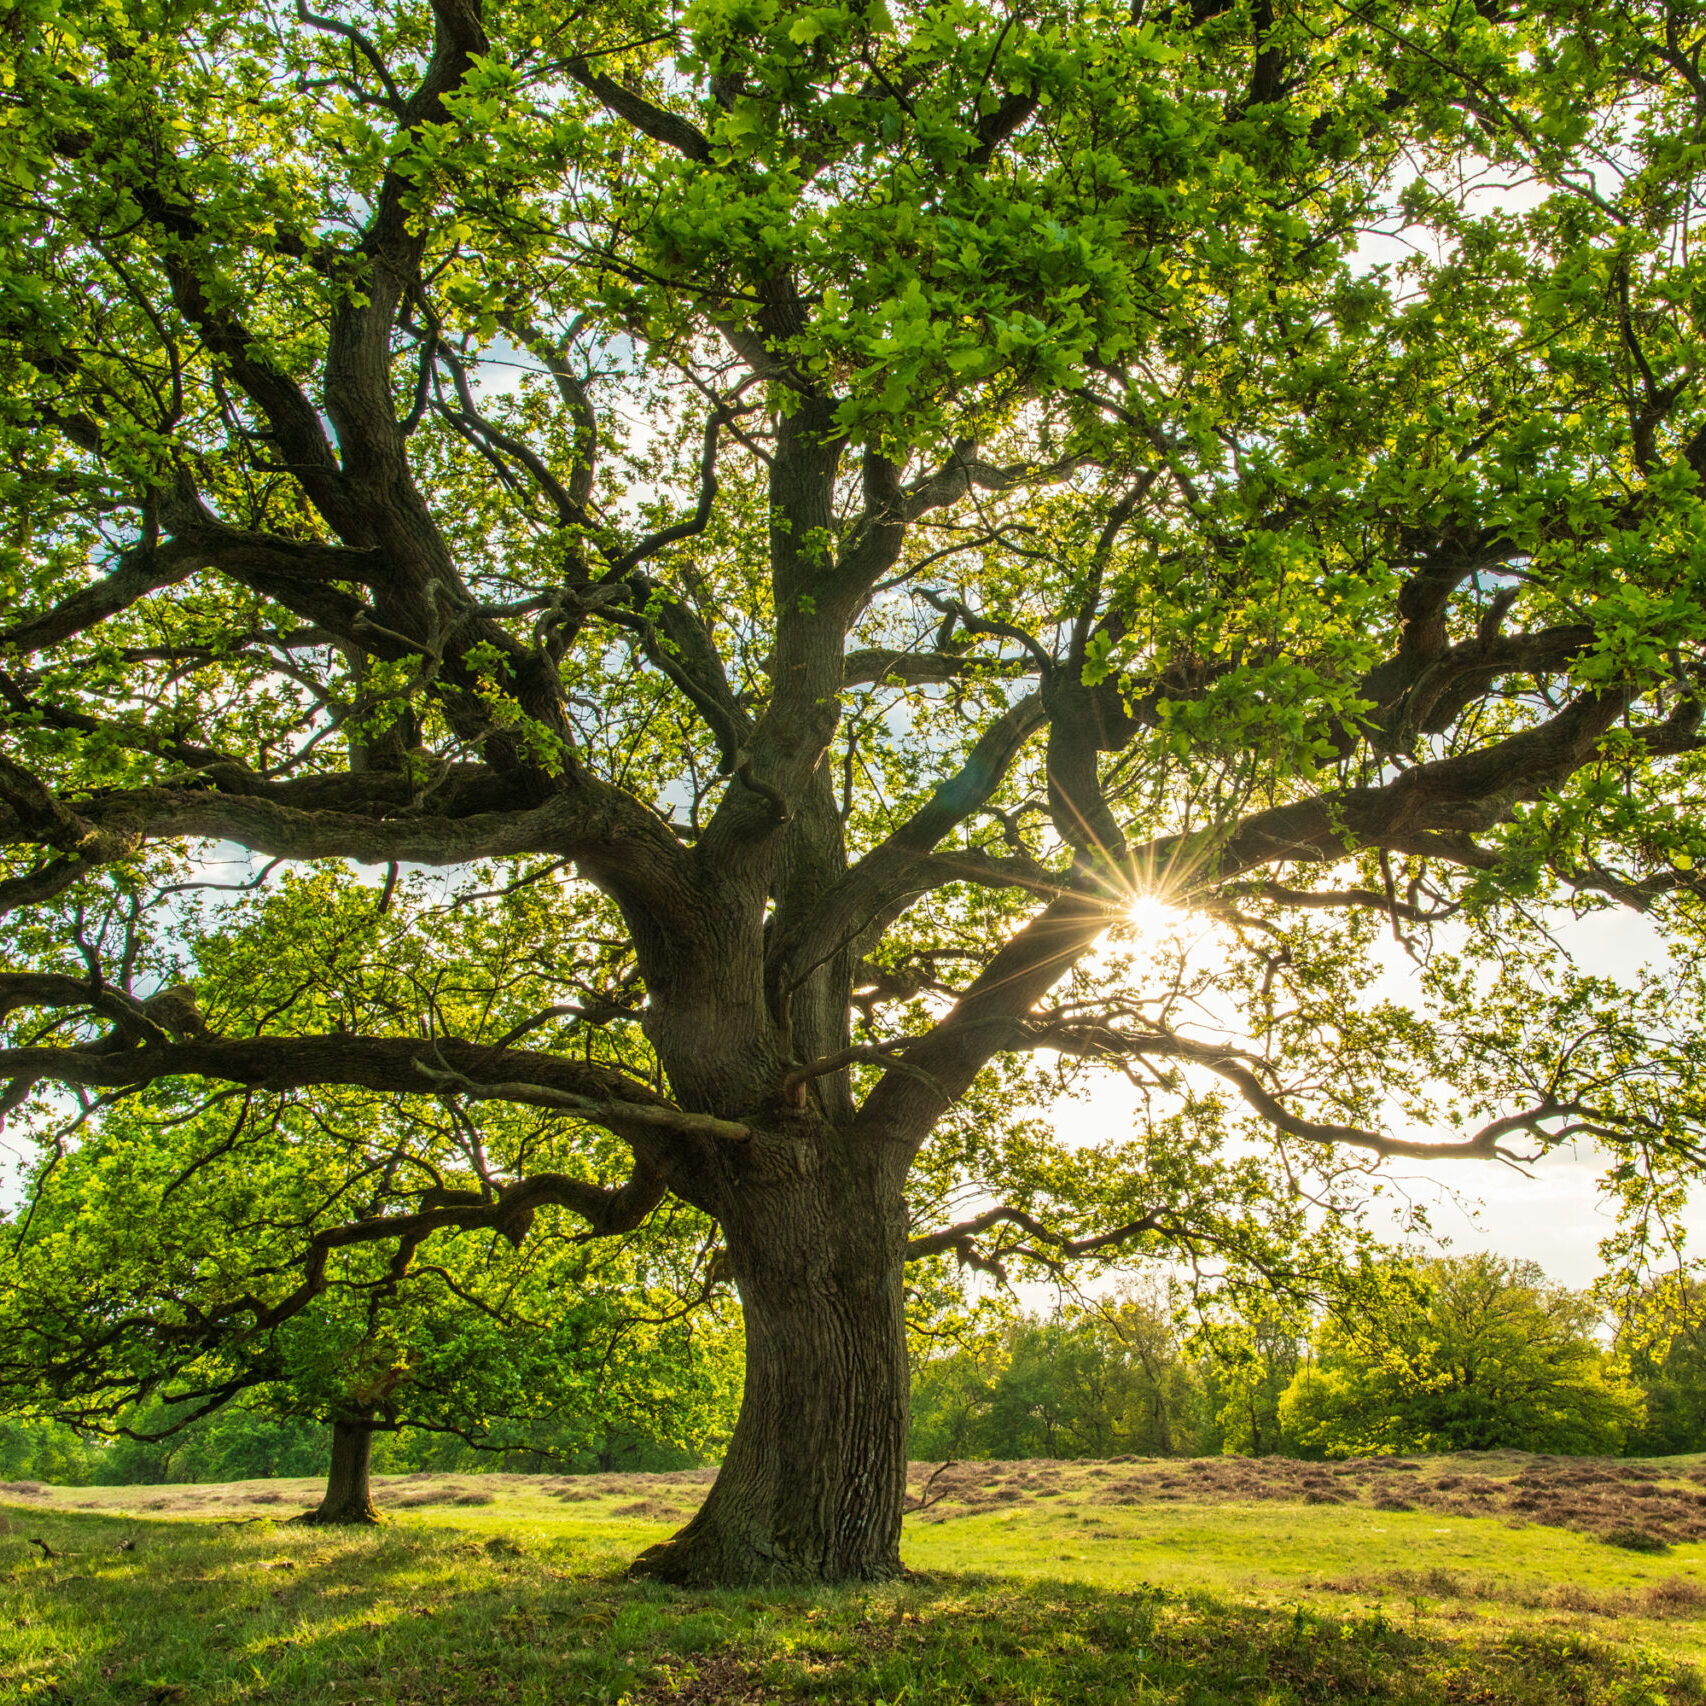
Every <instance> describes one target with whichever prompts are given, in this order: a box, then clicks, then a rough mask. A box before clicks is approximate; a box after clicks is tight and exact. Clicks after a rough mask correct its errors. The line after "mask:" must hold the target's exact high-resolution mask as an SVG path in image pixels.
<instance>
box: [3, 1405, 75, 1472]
mask: <svg viewBox="0 0 1706 1706" xmlns="http://www.w3.org/2000/svg"><path fill="white" fill-rule="evenodd" d="M94 1478H95V1473H94V1463H93V1461H92V1457H91V1453H90V1451H89V1446H88V1442H87V1441H86V1440H84V1439H83V1438H82V1437H81V1435H79V1434H78V1433H77V1432H76V1431H75V1430H74V1429H72V1428H68V1427H66V1426H65V1424H64V1423H63V1422H50V1421H43V1420H40V1419H37V1418H28V1417H17V1416H0V1481H51V1482H53V1483H55V1484H56V1485H58V1486H63V1487H80V1486H83V1485H84V1484H86V1483H87V1482H89V1481H92V1480H93V1479H94Z"/></svg>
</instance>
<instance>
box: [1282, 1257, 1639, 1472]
mask: <svg viewBox="0 0 1706 1706" xmlns="http://www.w3.org/2000/svg"><path fill="white" fill-rule="evenodd" d="M1389 1279H1390V1285H1389V1288H1388V1290H1387V1293H1386V1301H1385V1306H1384V1307H1382V1308H1378V1309H1371V1310H1364V1311H1362V1312H1359V1313H1358V1314H1356V1315H1354V1316H1350V1315H1344V1314H1336V1315H1333V1316H1331V1317H1329V1318H1328V1319H1327V1320H1326V1321H1324V1322H1323V1324H1322V1326H1321V1329H1320V1331H1319V1333H1318V1334H1317V1336H1316V1340H1315V1346H1314V1357H1313V1360H1312V1361H1310V1362H1308V1363H1306V1364H1305V1365H1304V1366H1303V1367H1301V1368H1299V1369H1298V1371H1297V1374H1296V1376H1295V1378H1294V1379H1293V1380H1292V1382H1291V1384H1290V1386H1289V1387H1287V1389H1286V1391H1285V1395H1284V1397H1283V1398H1282V1399H1281V1400H1280V1404H1279V1420H1280V1424H1281V1427H1282V1428H1283V1430H1284V1432H1285V1435H1286V1438H1287V1440H1288V1442H1289V1443H1290V1445H1291V1447H1292V1449H1294V1450H1295V1451H1297V1452H1298V1453H1300V1454H1304V1455H1310V1456H1327V1457H1351V1456H1362V1455H1367V1454H1370V1453H1382V1452H1387V1453H1389V1452H1406V1451H1454V1450H1475V1451H1490V1450H1496V1449H1511V1450H1518V1451H1549V1452H1573V1453H1588V1454H1592V1453H1611V1454H1615V1453H1617V1452H1618V1451H1620V1450H1621V1449H1622V1448H1623V1445H1624V1443H1625V1441H1626V1440H1627V1439H1628V1438H1629V1437H1630V1435H1631V1434H1632V1432H1633V1431H1634V1430H1635V1429H1637V1428H1638V1427H1639V1426H1640V1424H1641V1419H1642V1401H1641V1396H1640V1394H1639V1392H1638V1391H1637V1390H1636V1389H1635V1388H1634V1387H1633V1386H1632V1385H1631V1384H1630V1381H1629V1377H1628V1373H1627V1370H1626V1368H1625V1367H1624V1366H1623V1365H1622V1364H1621V1363H1620V1362H1618V1361H1617V1360H1615V1359H1614V1358H1612V1357H1611V1356H1610V1355H1608V1353H1607V1352H1606V1351H1605V1349H1604V1348H1603V1347H1602V1346H1601V1345H1600V1343H1599V1342H1598V1341H1597V1339H1596V1338H1595V1336H1594V1334H1595V1328H1596V1326H1597V1325H1598V1312H1597V1310H1596V1309H1595V1307H1594V1305H1593V1303H1592V1301H1591V1300H1590V1299H1588V1298H1586V1297H1584V1296H1582V1295H1580V1294H1579V1293H1575V1292H1570V1291H1568V1290H1565V1289H1564V1288H1563V1287H1560V1286H1555V1285H1552V1284H1549V1283H1548V1282H1547V1280H1546V1278H1545V1276H1544V1275H1543V1274H1542V1273H1541V1271H1540V1270H1539V1268H1538V1267H1536V1266H1535V1265H1534V1264H1533V1263H1531V1262H1517V1261H1510V1260H1507V1259H1505V1258H1503V1257H1499V1256H1495V1255H1490V1254H1476V1255H1472V1256H1455V1257H1451V1256H1448V1257H1438V1258H1435V1259H1433V1260H1431V1261H1426V1262H1418V1263H1414V1264H1407V1265H1405V1266H1403V1267H1401V1268H1396V1269H1394V1270H1393V1271H1392V1272H1391V1274H1390V1275H1389Z"/></svg>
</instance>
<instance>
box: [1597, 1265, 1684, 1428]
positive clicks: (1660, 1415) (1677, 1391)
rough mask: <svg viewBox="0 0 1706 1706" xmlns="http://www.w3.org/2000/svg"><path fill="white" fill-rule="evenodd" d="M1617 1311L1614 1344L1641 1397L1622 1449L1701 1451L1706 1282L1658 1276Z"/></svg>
mask: <svg viewBox="0 0 1706 1706" xmlns="http://www.w3.org/2000/svg"><path fill="white" fill-rule="evenodd" d="M1619 1316H1620V1318H1619V1321H1618V1329H1617V1348H1618V1350H1619V1351H1620V1352H1621V1353H1622V1355H1623V1356H1625V1357H1626V1358H1627V1359H1628V1363H1629V1374H1630V1378H1631V1379H1633V1380H1634V1382H1635V1384H1636V1385H1637V1386H1639V1387H1640V1389H1641V1393H1642V1396H1643V1398H1644V1399H1645V1401H1646V1415H1645V1417H1644V1418H1643V1420H1642V1421H1641V1423H1640V1425H1639V1426H1638V1427H1636V1428H1634V1429H1633V1430H1632V1431H1631V1433H1630V1435H1629V1440H1628V1449H1629V1450H1630V1452H1632V1453H1640V1454H1642V1455H1649V1454H1650V1455H1653V1456H1668V1455H1670V1454H1671V1453H1673V1452H1684V1451H1706V1285H1703V1284H1702V1283H1701V1280H1700V1278H1699V1277H1698V1275H1697V1274H1695V1273H1692V1272H1687V1271H1684V1272H1676V1273H1670V1274H1666V1275H1663V1276H1661V1277H1660V1278H1658V1279H1656V1280H1654V1281H1653V1282H1652V1283H1650V1284H1649V1285H1647V1286H1646V1287H1644V1288H1642V1289H1641V1291H1640V1292H1639V1293H1638V1294H1637V1295H1636V1296H1635V1297H1634V1298H1633V1299H1631V1301H1630V1303H1629V1305H1627V1306H1626V1307H1625V1308H1624V1309H1622V1310H1621V1311H1620V1312H1619Z"/></svg>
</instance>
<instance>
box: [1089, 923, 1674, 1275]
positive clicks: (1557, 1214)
mask: <svg viewBox="0 0 1706 1706" xmlns="http://www.w3.org/2000/svg"><path fill="white" fill-rule="evenodd" d="M1554 934H1555V936H1556V938H1557V939H1558V941H1559V943H1560V944H1561V945H1562V946H1563V947H1565V948H1567V949H1568V950H1569V952H1570V954H1571V956H1572V957H1573V958H1574V959H1575V961H1576V962H1577V964H1578V965H1579V966H1580V968H1581V969H1582V970H1583V971H1584V972H1589V973H1593V974H1597V975H1602V976H1622V977H1626V978H1627V977H1632V976H1633V974H1634V973H1635V971H1636V970H1637V968H1638V967H1640V966H1641V965H1642V964H1644V963H1648V962H1654V963H1656V962H1657V961H1658V960H1659V959H1660V958H1661V957H1662V954H1661V951H1660V948H1659V944H1658V938H1657V936H1656V934H1655V932H1654V931H1653V929H1652V927H1651V926H1650V924H1649V923H1648V922H1647V921H1646V920H1645V919H1643V918H1641V917H1639V916H1638V915H1637V914H1635V913H1633V912H1630V911H1627V910H1624V909H1622V908H1614V909H1611V910H1608V911H1605V912H1599V913H1594V914H1591V915H1589V916H1588V917H1586V918H1583V919H1580V920H1575V919H1570V918H1567V917H1566V918H1563V919H1562V920H1561V921H1559V922H1558V923H1557V924H1556V926H1555V929H1554ZM1378 946H1379V949H1380V951H1381V952H1382V953H1383V955H1384V963H1383V968H1382V973H1381V976H1380V978H1379V979H1378V980H1377V982H1376V983H1375V985H1374V986H1373V989H1372V990H1371V999H1372V998H1380V997H1384V998H1389V999H1392V1000H1405V999H1409V1000H1411V1001H1412V1002H1416V1003H1417V1004H1419V997H1418V995H1417V993H1416V989H1415V985H1416V975H1417V974H1416V968H1415V966H1414V965H1413V963H1412V962H1411V961H1410V960H1409V958H1408V957H1407V956H1406V955H1405V954H1404V952H1403V951H1402V950H1401V949H1400V948H1399V947H1398V945H1397V944H1396V943H1394V942H1392V941H1391V940H1390V939H1389V938H1386V939H1380V940H1379V942H1378ZM1204 1082H1205V1084H1206V1083H1211V1082H1212V1081H1211V1080H1205V1081H1204ZM1135 1106H1136V1096H1135V1094H1134V1093H1133V1092H1132V1090H1131V1089H1130V1087H1129V1086H1128V1085H1127V1084H1126V1083H1125V1082H1124V1081H1123V1080H1121V1079H1118V1078H1113V1077H1110V1078H1109V1079H1108V1080H1107V1081H1106V1082H1105V1083H1104V1084H1103V1085H1102V1086H1101V1087H1099V1088H1098V1090H1097V1091H1096V1092H1095V1093H1094V1094H1093V1095H1092V1096H1090V1098H1089V1099H1088V1102H1087V1103H1081V1104H1074V1106H1073V1109H1072V1113H1071V1115H1070V1120H1071V1122H1072V1124H1073V1125H1075V1126H1076V1128H1077V1129H1078V1130H1079V1131H1080V1132H1081V1133H1082V1135H1083V1138H1084V1140H1085V1141H1086V1142H1098V1141H1105V1140H1114V1139H1117V1138H1118V1137H1120V1136H1121V1135H1122V1134H1123V1133H1124V1132H1125V1131H1127V1130H1129V1128H1130V1126H1131V1122H1132V1119H1133V1114H1134V1109H1135ZM1402 1135H1404V1136H1407V1137H1413V1138H1418V1139H1426V1138H1427V1137H1429V1136H1430V1135H1431V1134H1430V1133H1428V1132H1427V1131H1426V1130H1422V1129H1409V1128H1406V1129H1405V1130H1404V1131H1403V1132H1402ZM1441 1135H1442V1136H1444V1135H1452V1136H1455V1135H1457V1134H1441ZM1606 1165H1607V1163H1606V1160H1605V1158H1604V1156H1603V1153H1602V1152H1601V1151H1600V1149H1599V1146H1598V1145H1597V1144H1595V1143H1592V1142H1582V1143H1580V1144H1577V1145H1570V1146H1565V1147H1561V1148H1559V1149H1558V1150H1556V1151H1554V1152H1553V1153H1552V1154H1550V1155H1548V1156H1546V1157H1545V1159H1544V1160H1542V1161H1540V1162H1538V1163H1536V1164H1535V1165H1534V1166H1533V1167H1532V1168H1530V1169H1527V1170H1523V1169H1520V1168H1517V1167H1514V1166H1511V1165H1509V1164H1508V1163H1505V1162H1500V1161H1440V1162H1436V1163H1433V1164H1432V1165H1424V1164H1421V1163H1417V1162H1409V1161H1390V1162H1388V1163H1387V1165H1386V1167H1385V1169H1383V1173H1382V1176H1383V1177H1385V1178H1390V1179H1391V1180H1393V1181H1394V1183H1395V1184H1397V1185H1399V1186H1401V1188H1402V1190H1403V1191H1404V1192H1405V1193H1407V1195H1408V1197H1409V1198H1410V1199H1412V1200H1414V1201H1415V1202H1417V1203H1420V1204H1421V1205H1423V1206H1424V1207H1425V1208H1426V1209H1427V1210H1428V1220H1429V1224H1430V1225H1431V1227H1432V1229H1433V1232H1434V1235H1435V1236H1436V1237H1437V1238H1439V1239H1440V1240H1442V1241H1445V1242H1446V1243H1447V1246H1448V1248H1449V1249H1450V1250H1451V1251H1452V1252H1453V1253H1455V1254H1459V1255H1462V1254H1467V1253H1469V1252H1471V1251H1476V1250H1488V1251H1496V1252H1497V1253H1499V1254H1500V1255H1505V1256H1515V1257H1521V1258H1524V1259H1526V1260H1529V1261H1534V1262H1538V1263H1539V1264H1540V1266H1541V1267H1542V1268H1544V1269H1545V1270H1546V1273H1547V1274H1548V1275H1549V1276H1550V1277H1551V1278H1552V1279H1554V1280H1557V1281H1559V1282H1560V1283H1562V1284H1564V1285H1569V1286H1572V1287H1576V1288H1582V1287H1586V1286H1588V1285H1591V1284H1592V1283H1593V1281H1594V1280H1595V1279H1596V1278H1598V1277H1599V1274H1600V1272H1601V1261H1600V1255H1599V1244H1600V1240H1601V1239H1603V1238H1604V1237H1606V1236H1607V1235H1608V1234H1609V1233H1611V1232H1612V1231H1613V1230H1614V1228H1615V1224H1616V1222H1615V1213H1614V1210H1613V1209H1612V1208H1611V1207H1609V1206H1607V1205H1606V1204H1605V1203H1603V1202H1602V1201H1601V1198H1600V1192H1599V1187H1598V1181H1599V1178H1600V1176H1601V1174H1602V1173H1603V1172H1604V1170H1605V1167H1606ZM1398 1212H1399V1211H1398V1208H1397V1206H1396V1205H1395V1206H1394V1209H1393V1211H1392V1212H1391V1213H1390V1214H1387V1213H1384V1212H1382V1211H1381V1210H1379V1209H1378V1208H1377V1209H1376V1211H1375V1212H1374V1214H1373V1216H1372V1217H1371V1223H1372V1224H1373V1225H1374V1226H1375V1227H1376V1228H1377V1230H1378V1231H1379V1232H1380V1233H1381V1235H1382V1236H1386V1237H1391V1238H1393V1239H1394V1240H1396V1239H1398V1238H1399V1237H1400V1236H1401V1231H1400V1228H1399V1226H1398ZM1682 1224H1683V1226H1684V1227H1685V1228H1686V1229H1687V1231H1688V1234H1689V1237H1688V1250H1689V1252H1690V1253H1691V1254H1696V1255H1698V1254H1700V1253H1701V1252H1702V1251H1706V1183H1702V1185H1701V1186H1699V1187H1697V1188H1696V1190H1695V1192H1694V1195H1693V1199H1692V1201H1691V1203H1690V1205H1689V1210H1688V1212H1687V1213H1686V1214H1685V1216H1684V1217H1683V1220H1682Z"/></svg>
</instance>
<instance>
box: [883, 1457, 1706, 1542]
mask: <svg viewBox="0 0 1706 1706" xmlns="http://www.w3.org/2000/svg"><path fill="white" fill-rule="evenodd" d="M1113 1462H1114V1463H1115V1464H1118V1465H1119V1467H1117V1468H1115V1467H1112V1466H1110V1465H1103V1464H1091V1463H1083V1462H1066V1461H1061V1462H1030V1463H1022V1464H1021V1463H954V1464H949V1465H947V1466H945V1467H941V1466H937V1465H932V1464H913V1465H912V1472H911V1475H910V1477H909V1492H910V1495H911V1496H910V1498H909V1500H908V1506H909V1508H910V1509H911V1511H912V1512H913V1513H914V1520H916V1521H920V1522H948V1521H951V1520H952V1519H953V1518H955V1517H960V1516H971V1515H973V1514H974V1513H976V1512H978V1511H982V1510H988V1509H990V1508H992V1507H996V1506H1009V1507H1010V1506H1013V1505H1018V1504H1024V1503H1026V1502H1028V1501H1030V1500H1033V1499H1038V1498H1043V1497H1059V1496H1061V1495H1063V1494H1077V1495H1079V1496H1080V1497H1081V1498H1083V1499H1084V1500H1085V1501H1086V1502H1087V1503H1089V1504H1093V1505H1145V1504H1151V1503H1157V1504H1172V1503H1180V1502H1183V1501H1190V1502H1193V1503H1198V1504H1247V1503H1254V1502H1257V1501H1261V1500H1283V1501H1287V1502H1291V1503H1296V1504H1307V1505H1361V1506H1364V1507H1366V1508H1368V1509H1372V1510H1377V1511H1427V1512H1429V1513H1431V1514H1434V1515H1438V1516H1451V1517H1464V1516H1497V1517H1502V1518H1504V1519H1505V1520H1506V1521H1508V1522H1533V1523H1542V1524H1545V1525H1546V1526H1548V1527H1553V1528H1568V1529H1573V1530H1575V1531H1576V1532H1577V1533H1580V1534H1590V1535H1593V1536H1595V1537H1596V1538H1599V1539H1602V1540H1605V1541H1607V1542H1608V1543H1610V1544H1612V1545H1618V1546H1626V1547H1629V1548H1630V1549H1632V1550H1651V1551H1662V1550H1664V1549H1665V1548H1666V1547H1667V1546H1671V1545H1675V1544H1677V1543H1678V1542H1684V1541H1693V1540H1706V1468H1703V1469H1692V1470H1689V1471H1687V1472H1686V1473H1684V1474H1680V1475H1679V1474H1665V1473H1661V1472H1656V1471H1655V1470H1654V1469H1653V1468H1652V1467H1651V1466H1644V1465H1641V1464H1633V1463H1621V1462H1618V1461H1617V1460H1615V1459H1611V1458H1607V1459H1595V1458H1570V1457H1547V1456H1533V1455H1530V1454H1528V1453H1526V1452H1517V1451H1489V1452H1465V1453H1460V1454H1458V1455H1457V1456H1454V1457H1449V1458H1438V1459H1430V1460H1426V1461H1418V1460H1417V1459H1414V1458H1399V1457H1370V1458H1355V1459H1352V1460H1350V1461H1348V1462H1344V1463H1300V1462H1296V1461H1294V1460H1292V1459H1290V1458H1283V1457H1262V1458H1248V1457H1207V1458H1193V1459H1189V1460H1178V1459H1169V1458H1156V1459H1148V1460H1139V1459H1125V1460H1120V1459H1115V1460H1113Z"/></svg>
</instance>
